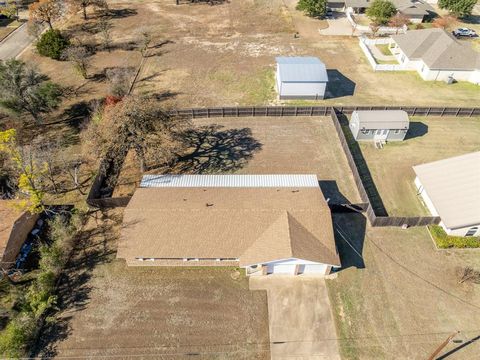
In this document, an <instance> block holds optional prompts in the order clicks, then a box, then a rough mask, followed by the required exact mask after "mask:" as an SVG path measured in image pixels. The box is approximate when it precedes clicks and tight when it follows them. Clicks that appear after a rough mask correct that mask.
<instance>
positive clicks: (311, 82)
mask: <svg viewBox="0 0 480 360" xmlns="http://www.w3.org/2000/svg"><path fill="white" fill-rule="evenodd" d="M276 61H277V73H276V81H277V90H278V95H279V98H280V99H314V100H317V99H323V98H324V97H325V90H326V88H327V82H328V75H327V69H326V67H325V64H324V63H323V62H321V61H320V60H319V59H318V58H316V57H311V56H305V57H295V56H293V57H285V56H281V57H277V58H276Z"/></svg>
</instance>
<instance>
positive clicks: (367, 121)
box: [354, 110, 410, 130]
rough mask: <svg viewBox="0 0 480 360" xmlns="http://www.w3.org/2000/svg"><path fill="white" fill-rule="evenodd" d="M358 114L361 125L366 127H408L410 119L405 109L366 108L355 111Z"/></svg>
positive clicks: (389, 128)
mask: <svg viewBox="0 0 480 360" xmlns="http://www.w3.org/2000/svg"><path fill="white" fill-rule="evenodd" d="M354 113H356V114H357V116H358V121H359V127H360V128H365V129H388V130H391V129H408V127H409V124H410V121H409V119H408V114H407V113H406V112H405V111H403V110H364V111H360V110H359V111H354Z"/></svg>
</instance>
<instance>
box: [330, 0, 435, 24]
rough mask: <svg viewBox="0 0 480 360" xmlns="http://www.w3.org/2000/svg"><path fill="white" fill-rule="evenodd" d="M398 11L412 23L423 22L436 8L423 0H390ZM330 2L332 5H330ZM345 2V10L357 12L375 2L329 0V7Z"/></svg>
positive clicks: (368, 0)
mask: <svg viewBox="0 0 480 360" xmlns="http://www.w3.org/2000/svg"><path fill="white" fill-rule="evenodd" d="M390 1H391V3H392V4H393V5H394V6H395V8H396V9H397V11H398V12H399V13H401V14H403V15H405V16H406V17H407V18H408V19H409V20H410V21H411V22H412V23H421V22H422V21H424V20H425V19H426V18H427V17H428V16H430V15H433V14H434V12H435V10H434V9H433V7H432V6H430V5H429V4H428V3H426V2H425V1H422V0H390ZM330 3H331V5H332V6H330ZM340 3H343V9H344V10H345V11H351V12H353V13H356V14H360V13H364V12H365V11H366V10H367V9H368V8H369V7H370V6H372V4H373V0H344V1H343V2H339V1H332V2H330V1H329V2H328V4H329V5H328V6H329V7H333V8H339V4H340Z"/></svg>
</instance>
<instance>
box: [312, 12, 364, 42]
mask: <svg viewBox="0 0 480 360" xmlns="http://www.w3.org/2000/svg"><path fill="white" fill-rule="evenodd" d="M327 22H328V28H326V29H322V30H319V32H320V34H321V35H340V36H352V25H350V23H349V22H348V19H347V16H346V15H345V14H344V13H341V12H334V13H333V17H332V18H329V19H327ZM355 35H356V34H355Z"/></svg>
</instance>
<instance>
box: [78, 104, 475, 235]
mask: <svg viewBox="0 0 480 360" xmlns="http://www.w3.org/2000/svg"><path fill="white" fill-rule="evenodd" d="M355 110H404V111H406V112H407V113H408V115H409V116H455V117H457V116H462V117H472V116H480V108H476V107H472V108H463V107H420V106H337V107H335V108H332V107H330V106H245V107H214V108H197V109H193V108H192V109H180V110H170V111H169V114H170V115H171V116H179V117H183V118H186V119H201V118H211V117H212V118H213V117H282V116H332V114H333V115H335V118H336V119H337V121H335V120H334V125H335V128H336V129H337V125H336V124H337V123H338V126H340V123H339V122H338V118H337V115H336V114H351V113H352V112H353V111H355ZM341 130H342V129H341V127H340V128H339V129H337V134H338V136H339V137H340V141H342V136H343V138H344V137H345V136H344V134H343V131H341ZM344 141H345V145H343V144H342V148H343V150H344V152H345V155H346V156H347V159H348V161H349V165H350V169H351V170H352V172H353V173H354V178H355V183H356V186H357V189H358V191H359V192H360V196H361V198H362V202H363V203H362V204H353V205H350V209H351V210H353V211H356V210H358V209H360V210H362V211H366V213H367V215H368V214H369V210H368V209H370V212H371V213H372V214H373V215H375V212H374V210H373V208H372V205H371V200H370V198H369V196H368V195H367V193H366V191H365V187H364V185H363V183H362V180H361V179H362V178H361V177H360V174H357V175H356V176H355V172H357V173H358V170H357V167H356V165H355V161H354V159H353V157H352V154H351V152H350V149H348V143H347V142H346V139H344ZM344 146H347V148H345V147H344ZM126 156H127V154H126V153H123V154H116V155H115V156H109V157H107V158H105V159H103V160H102V161H101V162H100V166H99V170H98V173H97V176H96V177H95V179H94V181H93V184H92V187H91V188H90V192H89V194H88V197H87V204H88V205H89V206H91V207H94V208H111V207H123V206H126V205H127V204H128V202H129V201H130V197H112V194H113V190H114V187H115V184H116V180H117V178H118V175H119V172H120V168H121V166H122V164H123V162H124V160H125V157H126ZM349 156H350V157H352V159H350V158H349ZM370 183H371V184H372V185H373V186H374V184H373V181H372V182H370ZM367 188H368V187H367ZM361 189H363V192H365V193H364V194H363V195H362V190H361ZM377 194H378V192H377ZM370 196H371V197H372V198H373V197H375V192H374V189H373V188H372V191H371V194H370ZM376 198H377V200H376V201H374V203H380V200H381V199H380V197H379V196H378V195H377V196H376ZM342 205H345V204H342ZM380 209H381V207H377V209H376V210H377V212H376V214H377V215H379V217H376V218H375V221H372V220H373V218H372V216H370V217H369V219H370V222H371V223H372V224H383V223H384V220H382V219H381V217H385V216H386V214H382V212H381V211H380ZM383 215H385V216H383ZM387 218H388V219H390V220H388V221H390V222H391V223H398V224H400V223H401V224H402V225H403V224H407V225H409V226H414V225H412V224H414V223H415V222H414V221H413V220H409V222H408V223H406V222H405V221H406V220H391V219H394V218H392V217H387ZM396 219H407V218H396ZM408 219H414V218H408ZM402 221H403V222H402ZM418 224H423V223H419V222H418ZM428 224H432V222H429V223H428ZM374 226H375V225H374ZM376 226H388V225H376Z"/></svg>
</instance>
